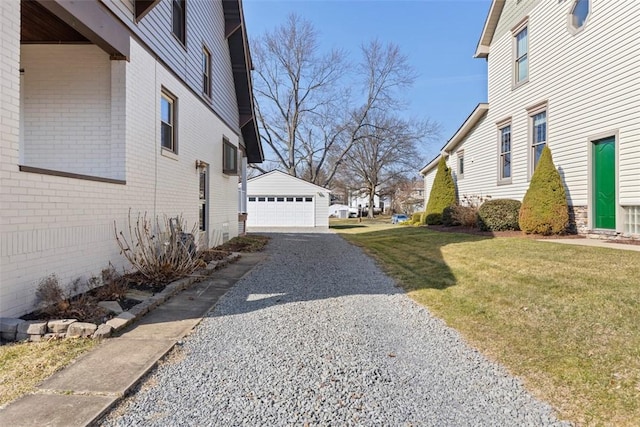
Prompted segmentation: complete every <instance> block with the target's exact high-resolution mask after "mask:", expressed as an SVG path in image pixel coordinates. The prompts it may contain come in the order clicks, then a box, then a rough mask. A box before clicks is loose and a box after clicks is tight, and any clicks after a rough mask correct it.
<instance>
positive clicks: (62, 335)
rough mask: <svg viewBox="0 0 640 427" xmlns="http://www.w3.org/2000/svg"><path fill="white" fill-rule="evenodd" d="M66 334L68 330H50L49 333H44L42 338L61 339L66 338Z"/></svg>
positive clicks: (46, 339) (48, 339) (47, 339)
mask: <svg viewBox="0 0 640 427" xmlns="http://www.w3.org/2000/svg"><path fill="white" fill-rule="evenodd" d="M66 335H67V332H66V331H65V332H60V333H58V332H49V333H46V334H44V335H43V336H42V339H43V340H45V341H50V340H59V339H62V338H65V337H66Z"/></svg>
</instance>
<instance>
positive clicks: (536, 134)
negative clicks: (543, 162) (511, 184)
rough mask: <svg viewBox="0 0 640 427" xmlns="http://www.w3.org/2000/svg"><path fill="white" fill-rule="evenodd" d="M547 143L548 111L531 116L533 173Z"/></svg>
mask: <svg viewBox="0 0 640 427" xmlns="http://www.w3.org/2000/svg"><path fill="white" fill-rule="evenodd" d="M546 145H547V111H546V110H544V111H540V112H539V113H536V114H533V115H532V116H531V166H532V168H531V173H533V172H534V171H535V170H536V166H538V161H539V160H540V156H541V155H542V150H543V149H544V147H545V146H546Z"/></svg>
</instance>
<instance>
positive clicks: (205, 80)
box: [202, 46, 211, 98]
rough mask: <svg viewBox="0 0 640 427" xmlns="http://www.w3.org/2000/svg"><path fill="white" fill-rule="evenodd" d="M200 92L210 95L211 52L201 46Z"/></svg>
mask: <svg viewBox="0 0 640 427" xmlns="http://www.w3.org/2000/svg"><path fill="white" fill-rule="evenodd" d="M202 93H204V94H205V95H206V96H207V97H209V98H210V97H211V53H209V50H208V49H207V48H206V46H202Z"/></svg>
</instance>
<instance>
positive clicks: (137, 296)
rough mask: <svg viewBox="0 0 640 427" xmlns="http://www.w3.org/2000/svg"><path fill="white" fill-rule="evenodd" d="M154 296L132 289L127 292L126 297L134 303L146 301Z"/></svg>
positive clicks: (150, 293)
mask: <svg viewBox="0 0 640 427" xmlns="http://www.w3.org/2000/svg"><path fill="white" fill-rule="evenodd" d="M152 295H153V293H152V292H147V291H140V290H138V289H131V290H129V291H127V293H126V295H125V296H126V297H127V299H132V300H134V301H144V300H146V299H147V298H149V297H150V296H152Z"/></svg>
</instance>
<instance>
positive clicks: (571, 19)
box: [567, 0, 591, 35]
mask: <svg viewBox="0 0 640 427" xmlns="http://www.w3.org/2000/svg"><path fill="white" fill-rule="evenodd" d="M581 1H585V2H586V3H587V15H586V16H585V17H584V20H583V21H582V24H581V25H576V23H575V14H574V12H575V10H576V7H577V6H578V3H580V2H581ZM590 16H591V0H574V1H572V2H571V8H569V13H568V15H567V25H568V27H569V32H570V33H571V34H574V35H575V34H578V33H579V32H581V31H582V30H584V28H585V27H586V26H587V22H588V21H589V17H590Z"/></svg>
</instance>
